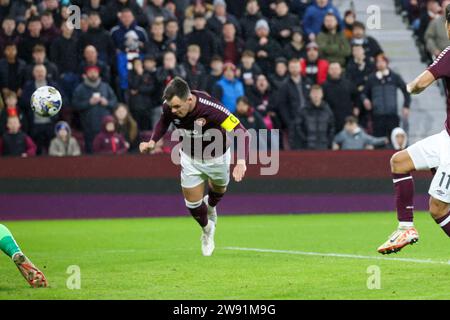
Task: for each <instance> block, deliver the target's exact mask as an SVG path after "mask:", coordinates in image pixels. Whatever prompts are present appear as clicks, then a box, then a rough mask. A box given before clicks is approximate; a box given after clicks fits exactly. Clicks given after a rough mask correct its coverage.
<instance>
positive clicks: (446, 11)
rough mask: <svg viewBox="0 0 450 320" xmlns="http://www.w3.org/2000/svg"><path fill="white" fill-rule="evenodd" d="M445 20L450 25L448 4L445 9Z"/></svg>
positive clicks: (449, 6)
mask: <svg viewBox="0 0 450 320" xmlns="http://www.w3.org/2000/svg"><path fill="white" fill-rule="evenodd" d="M445 18H446V19H447V22H448V23H450V4H449V5H448V6H447V8H445Z"/></svg>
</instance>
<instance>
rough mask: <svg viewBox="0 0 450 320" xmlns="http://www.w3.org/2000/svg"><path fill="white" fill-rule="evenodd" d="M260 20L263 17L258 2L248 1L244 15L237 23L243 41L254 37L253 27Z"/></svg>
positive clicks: (256, 0)
mask: <svg viewBox="0 0 450 320" xmlns="http://www.w3.org/2000/svg"><path fill="white" fill-rule="evenodd" d="M261 19H264V17H263V15H262V13H261V9H260V7H259V4H258V0H248V1H247V4H246V7H245V14H244V16H243V17H242V18H241V19H240V21H239V23H240V25H241V28H242V37H243V38H244V39H245V40H247V39H250V38H253V37H255V36H256V33H255V26H256V23H257V22H258V21H259V20H261Z"/></svg>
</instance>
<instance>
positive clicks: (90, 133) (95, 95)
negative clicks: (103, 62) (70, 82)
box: [72, 66, 117, 153]
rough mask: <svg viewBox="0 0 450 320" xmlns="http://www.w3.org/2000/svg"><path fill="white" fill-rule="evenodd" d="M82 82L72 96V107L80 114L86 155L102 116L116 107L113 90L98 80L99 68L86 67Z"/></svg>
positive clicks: (90, 151)
mask: <svg viewBox="0 0 450 320" xmlns="http://www.w3.org/2000/svg"><path fill="white" fill-rule="evenodd" d="M85 74H86V76H85V78H84V81H83V82H82V83H81V84H79V85H78V87H77V88H76V89H75V92H74V94H73V100H72V106H73V108H74V109H75V110H77V111H78V112H79V114H80V120H81V126H82V128H83V133H84V139H85V147H86V152H87V153H92V151H93V149H92V142H93V139H94V137H95V136H96V134H97V133H99V132H100V129H101V122H102V119H103V117H104V116H106V115H109V114H111V111H112V110H113V108H114V107H115V106H116V105H117V97H116V95H115V93H114V91H113V89H112V88H111V87H110V86H109V85H108V84H107V83H106V82H103V81H102V79H101V78H100V68H99V67H97V66H88V67H86V71H85Z"/></svg>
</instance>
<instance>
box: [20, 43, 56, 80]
mask: <svg viewBox="0 0 450 320" xmlns="http://www.w3.org/2000/svg"><path fill="white" fill-rule="evenodd" d="M32 55H33V61H32V62H31V63H29V64H28V66H27V69H26V71H25V80H26V81H28V80H31V79H33V69H34V66H35V65H38V64H43V65H44V66H45V68H46V69H47V79H48V80H50V81H53V82H56V81H58V80H59V71H58V67H57V66H56V65H55V64H54V63H53V62H51V61H50V60H48V59H47V50H46V49H45V47H44V46H43V45H39V44H38V45H36V46H35V47H34V48H33V54H32Z"/></svg>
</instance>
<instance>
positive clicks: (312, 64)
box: [300, 42, 329, 86]
mask: <svg viewBox="0 0 450 320" xmlns="http://www.w3.org/2000/svg"><path fill="white" fill-rule="evenodd" d="M300 65H301V72H302V77H304V79H305V82H306V83H307V84H308V85H310V86H311V85H313V84H319V85H322V84H323V83H324V82H325V81H326V80H327V75H328V67H329V63H328V61H327V60H325V59H321V58H320V57H319V46H318V45H317V43H315V42H310V43H309V44H308V45H307V46H306V58H305V59H301V60H300Z"/></svg>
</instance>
